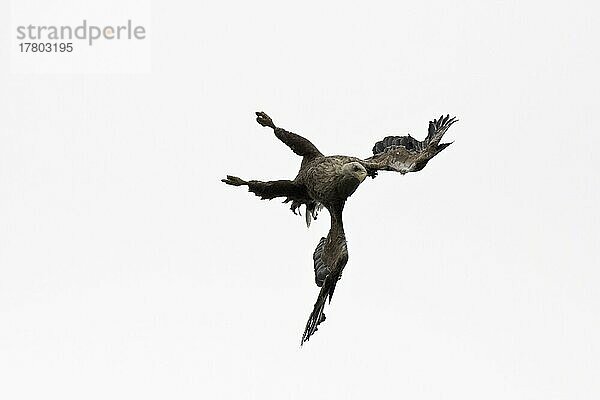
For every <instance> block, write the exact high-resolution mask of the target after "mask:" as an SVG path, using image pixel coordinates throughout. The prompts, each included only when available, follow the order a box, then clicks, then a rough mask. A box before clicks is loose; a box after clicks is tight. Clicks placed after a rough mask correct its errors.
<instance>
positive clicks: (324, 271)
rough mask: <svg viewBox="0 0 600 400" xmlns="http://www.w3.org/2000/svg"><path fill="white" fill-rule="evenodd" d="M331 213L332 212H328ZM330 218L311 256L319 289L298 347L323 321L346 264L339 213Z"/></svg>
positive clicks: (346, 249)
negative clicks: (326, 308)
mask: <svg viewBox="0 0 600 400" xmlns="http://www.w3.org/2000/svg"><path fill="white" fill-rule="evenodd" d="M330 212H332V211H330ZM334 215H335V216H334V217H332V218H331V229H330V230H329V234H328V235H327V237H326V238H321V240H320V241H319V244H318V245H317V248H316V249H315V252H314V254H313V259H314V267H315V282H316V283H317V286H320V287H321V290H320V291H319V295H318V296H317V301H316V302H315V305H314V307H313V310H312V312H311V313H310V316H309V317H308V321H307V322H306V327H305V328H304V333H303V334H302V341H301V342H300V345H302V344H304V342H306V341H308V340H309V339H310V337H311V336H312V335H313V334H314V333H315V332H316V331H317V327H318V325H319V324H320V323H321V322H323V321H325V313H324V312H323V311H324V309H325V303H326V302H327V299H329V302H331V298H332V297H333V292H334V291H335V286H336V284H337V281H338V280H339V279H340V278H341V277H342V271H343V270H344V267H345V266H346V263H347V262H348V248H347V244H346V236H345V235H344V229H343V225H342V220H341V218H342V215H341V212H339V213H336V214H334Z"/></svg>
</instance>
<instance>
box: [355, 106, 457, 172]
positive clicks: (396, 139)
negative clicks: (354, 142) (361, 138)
mask: <svg viewBox="0 0 600 400" xmlns="http://www.w3.org/2000/svg"><path fill="white" fill-rule="evenodd" d="M456 121H458V120H457V119H456V117H453V118H450V115H446V116H445V117H444V116H443V115H442V116H441V117H440V118H439V119H434V120H433V121H429V130H428V132H427V137H426V138H425V139H424V140H423V141H418V140H417V139H415V138H413V137H412V136H410V135H409V136H388V137H386V138H384V139H383V140H380V141H379V142H377V143H375V146H373V156H372V157H369V158H367V159H366V160H364V165H365V167H366V168H367V170H384V171H396V172H400V173H401V174H405V173H407V172H416V171H420V170H422V169H423V168H424V167H425V165H427V162H428V161H429V160H431V159H432V158H433V157H435V156H436V155H437V154H438V153H439V152H440V151H442V150H444V149H445V148H446V147H448V146H449V145H450V144H451V143H441V144H440V140H442V137H443V136H444V134H445V133H446V131H448V128H450V126H452V124H454V123H455V122H456Z"/></svg>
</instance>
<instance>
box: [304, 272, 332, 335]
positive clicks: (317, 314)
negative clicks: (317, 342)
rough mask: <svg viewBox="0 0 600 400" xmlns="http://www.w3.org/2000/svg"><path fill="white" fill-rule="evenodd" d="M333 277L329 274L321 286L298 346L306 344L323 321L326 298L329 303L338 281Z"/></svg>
mask: <svg viewBox="0 0 600 400" xmlns="http://www.w3.org/2000/svg"><path fill="white" fill-rule="evenodd" d="M333 275H334V274H329V275H328V276H327V278H325V282H324V283H323V286H321V290H320V291H319V295H318V296H317V301H316V302H315V305H314V307H313V310H312V312H311V313H310V316H309V317H308V321H307V322H306V327H305V328H304V333H303V334H302V341H301V342H300V346H302V345H303V344H304V342H307V341H308V340H309V339H310V337H311V336H312V335H313V334H314V333H315V332H316V331H317V329H318V326H319V324H320V323H321V322H323V321H325V313H324V312H323V311H324V310H325V303H326V302H327V299H328V298H329V302H331V297H332V296H333V292H334V291H335V285H336V284H337V281H338V277H337V276H333Z"/></svg>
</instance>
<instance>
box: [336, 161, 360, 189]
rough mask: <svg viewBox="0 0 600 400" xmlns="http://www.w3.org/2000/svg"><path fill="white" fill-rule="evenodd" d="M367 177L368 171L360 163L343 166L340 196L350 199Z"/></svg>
mask: <svg viewBox="0 0 600 400" xmlns="http://www.w3.org/2000/svg"><path fill="white" fill-rule="evenodd" d="M366 177H367V170H366V169H365V167H363V165H362V164H361V163H359V162H356V161H353V162H349V163H346V164H344V165H343V166H342V179H341V182H340V188H339V189H340V192H341V193H340V194H341V195H342V196H344V197H349V196H350V195H351V194H352V193H354V191H355V190H356V189H357V188H358V185H360V184H361V183H362V182H363V181H364V180H365V178H366Z"/></svg>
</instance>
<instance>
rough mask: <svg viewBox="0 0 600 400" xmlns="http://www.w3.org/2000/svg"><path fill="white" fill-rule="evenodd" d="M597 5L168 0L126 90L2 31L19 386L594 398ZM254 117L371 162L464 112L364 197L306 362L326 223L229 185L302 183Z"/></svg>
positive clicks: (599, 333) (3, 277)
mask: <svg viewBox="0 0 600 400" xmlns="http://www.w3.org/2000/svg"><path fill="white" fill-rule="evenodd" d="M57 3H59V2H57ZM46 4H47V7H53V5H52V2H47V3H46ZM6 7H7V6H6V5H3V8H4V9H6ZM599 11H600V10H599V9H598V6H597V5H596V3H595V2H591V1H588V2H581V1H569V2H556V1H551V2H541V1H529V2H522V1H519V2H517V1H511V2H479V1H468V2H467V1H462V2H457V3H454V4H452V3H450V2H442V1H438V2H421V1H419V2H411V3H410V4H403V5H400V3H395V4H393V3H391V2H390V3H389V4H375V3H371V4H370V5H366V4H363V5H353V4H349V3H348V2H337V3H336V4H321V3H316V2H315V3H312V4H310V3H306V2H302V3H294V4H291V3H286V4H282V3H281V2H263V1H253V2H244V3H242V2H239V3H234V2H229V3H226V2H216V1H215V2H199V3H194V2H189V1H180V2H175V1H155V2H153V4H152V29H151V30H149V32H148V40H150V41H151V46H152V65H151V68H152V73H148V74H130V75H118V74H106V75H101V74H74V75H64V74H63V75H58V74H57V75H54V74H47V75H44V74H34V75H29V74H22V75H18V74H10V73H9V72H8V66H7V60H8V55H9V51H12V50H9V49H8V48H7V46H8V43H9V35H13V32H12V31H11V32H8V30H7V29H4V30H3V31H2V37H1V41H0V49H1V50H0V55H1V57H2V59H3V62H2V67H1V68H2V69H1V75H0V84H1V90H0V110H1V111H0V221H1V224H0V377H1V378H0V380H1V381H2V382H1V383H0V397H1V398H3V399H11V400H12V399H15V400H16V399H42V398H43V399H108V398H110V399H132V398H144V399H165V398H176V399H198V398H203V399H204V398H206V399H213V398H214V399H221V398H222V399H244V398H250V399H288V398H289V399H306V398H314V399H319V398H344V399H364V398H367V396H368V397H369V398H380V399H387V398H389V399H398V398H405V399H461V400H465V399H540V400H550V399H568V400H575V399H597V398H598V397H599V396H600V383H599V381H598V376H599V374H600V347H599V341H598V337H600V321H599V313H600V293H599V292H598V287H599V286H600V272H599V271H598V266H599V265H600V263H599V257H598V247H599V245H600V240H599V239H600V229H599V223H600V219H599V217H600V212H599V208H598V203H599V200H600V198H599V197H600V189H599V187H598V178H597V173H598V170H599V167H600V161H599V160H598V155H597V151H598V146H599V145H600V139H599V133H598V121H597V111H598V99H597V98H598V92H599V89H600V85H599V82H600V80H599V79H598V68H599V57H598V56H599V50H598V45H597V38H598V37H600V32H599V28H598V24H597V22H598V21H597V15H598V12H599ZM0 15H1V16H0V22H1V23H2V25H3V26H8V23H9V20H8V16H7V13H5V12H2V13H0ZM132 17H133V18H134V19H135V16H132ZM259 109H260V110H264V111H266V112H268V113H269V115H271V116H272V117H273V119H274V120H275V122H276V123H277V124H278V125H280V126H282V127H284V128H287V129H288V130H292V131H294V132H296V133H299V134H303V135H305V136H307V137H308V138H310V139H311V140H312V141H313V142H314V143H315V144H316V145H317V146H318V147H319V149H320V150H321V151H323V152H324V153H329V154H331V153H337V154H340V153H341V154H349V155H357V156H367V155H369V153H370V149H371V147H372V146H373V144H374V142H375V141H377V140H379V139H381V138H382V137H384V136H386V135H389V134H405V133H407V132H410V133H411V134H413V136H416V137H417V138H419V139H421V138H422V137H423V136H424V134H425V132H426V127H427V121H428V120H430V119H431V118H433V117H436V116H439V115H440V114H442V113H450V114H451V115H457V116H458V117H459V118H460V122H459V123H457V124H456V125H454V126H452V128H451V129H450V131H449V133H448V139H449V140H455V143H454V144H453V145H452V146H451V147H449V148H448V149H447V150H445V151H444V152H443V153H441V154H440V155H439V156H437V157H436V158H435V159H434V160H433V161H432V162H430V163H429V165H428V166H427V167H426V168H425V169H424V170H423V171H421V172H419V173H415V174H409V175H407V176H400V175H399V174H392V173H384V174H381V176H380V177H379V178H377V179H376V180H374V181H372V180H370V179H369V180H367V181H365V183H364V184H363V185H361V187H360V188H359V189H358V191H357V192H356V193H355V194H354V196H353V197H352V198H351V199H350V201H349V203H348V204H347V207H346V210H345V215H344V219H345V226H346V231H347V236H348V241H349V252H350V260H349V263H348V265H347V267H346V270H345V272H344V277H343V279H342V281H340V283H339V285H338V288H337V290H336V294H335V296H334V300H333V302H332V304H331V306H330V307H329V308H328V310H327V311H326V313H327V316H328V319H327V321H326V323H324V324H323V325H322V328H321V329H319V332H317V334H316V335H315V336H314V337H313V338H312V339H311V341H310V342H309V343H308V344H307V345H305V346H304V347H303V348H302V349H300V348H299V343H300V337H301V333H302V330H303V328H304V324H305V322H306V319H307V317H308V314H309V312H310V310H311V307H312V305H313V303H314V300H315V298H316V295H317V292H318V290H317V288H316V286H315V285H314V282H313V279H314V276H313V271H312V252H313V250H314V247H315V246H316V244H317V242H318V239H319V238H320V237H321V236H323V235H325V234H326V232H327V230H328V229H329V221H328V217H327V215H326V214H323V215H322V216H321V218H320V219H319V220H318V221H317V223H316V224H315V225H313V226H312V227H311V228H310V230H308V231H307V229H306V227H305V226H304V222H303V218H300V217H297V216H294V215H293V214H292V213H291V212H289V210H288V207H287V205H282V204H279V202H278V201H272V202H270V203H269V202H266V201H260V200H258V198H256V197H254V196H251V195H250V194H248V193H246V192H245V190H242V189H239V188H232V187H227V186H225V185H223V184H222V183H221V182H220V181H219V180H220V179H221V178H222V177H224V176H225V175H226V174H228V173H229V174H235V175H239V176H241V177H243V178H249V179H264V180H267V179H280V178H293V176H295V174H296V172H297V169H298V166H299V162H300V159H299V158H297V157H296V156H295V155H294V154H293V153H291V151H290V150H289V149H287V148H286V147H285V145H283V144H282V143H280V142H278V141H277V139H276V138H275V137H274V136H273V135H272V133H271V132H270V131H269V130H267V129H265V128H261V127H260V126H258V124H256V123H255V122H254V116H253V112H254V111H255V110H259Z"/></svg>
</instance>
